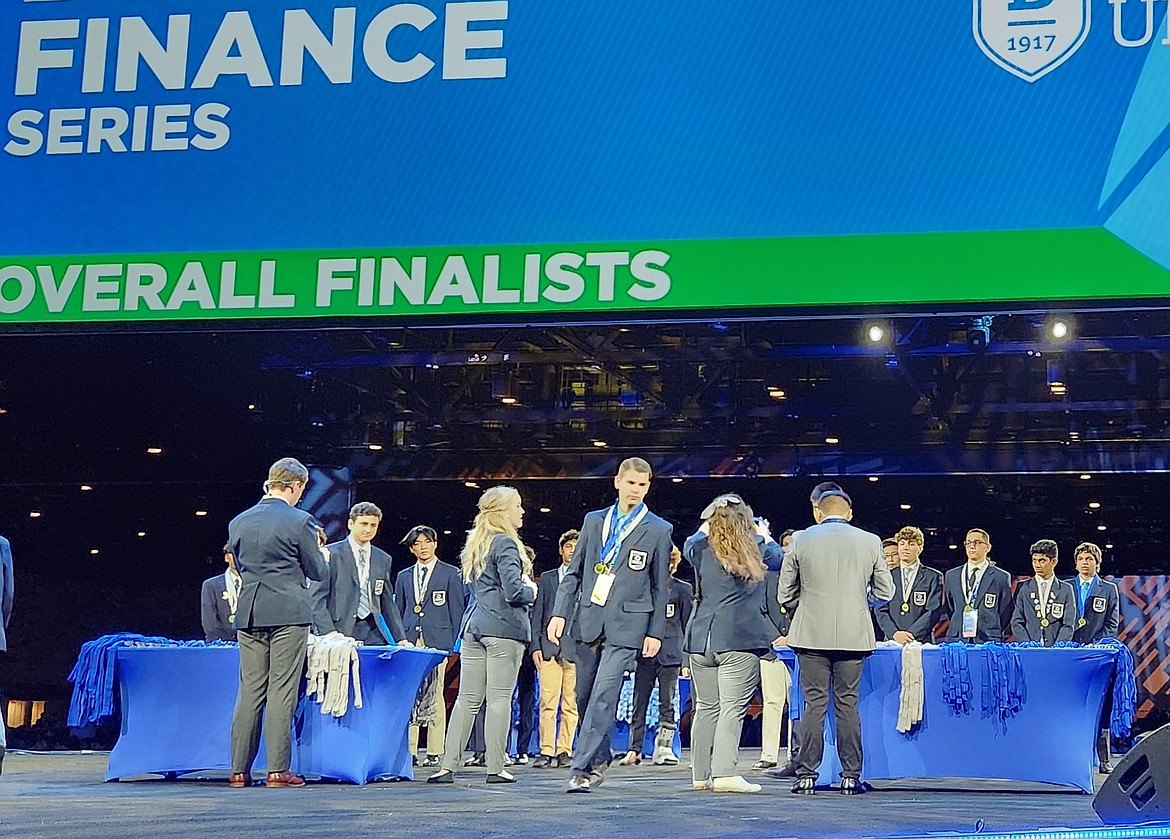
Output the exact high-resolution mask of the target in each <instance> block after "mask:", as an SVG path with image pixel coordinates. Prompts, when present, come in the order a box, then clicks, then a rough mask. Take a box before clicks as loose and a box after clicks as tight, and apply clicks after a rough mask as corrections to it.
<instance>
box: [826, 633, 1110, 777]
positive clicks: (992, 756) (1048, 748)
mask: <svg viewBox="0 0 1170 839" xmlns="http://www.w3.org/2000/svg"><path fill="white" fill-rule="evenodd" d="M1014 651H1015V653H1016V654H1017V655H1018V656H1019V657H1020V664H1021V666H1022V668H1023V671H1024V678H1025V684H1026V686H1027V699H1026V701H1025V702H1024V703H1023V707H1022V709H1021V710H1020V712H1019V713H1018V714H1016V715H1015V716H1013V717H1012V718H1011V719H1009V720H1007V723H1006V727H1005V726H1003V725H1001V724H1000V722H999V721H998V720H997V719H995V718H994V717H984V716H983V712H982V710H981V703H980V697H981V695H982V684H983V658H984V656H985V655H986V653H985V651H984V650H983V648H982V646H979V645H973V646H971V647H970V648H969V664H970V674H971V683H972V688H973V690H972V700H973V701H972V705H973V708H972V711H971V713H970V714H964V715H955V714H954V713H952V711H951V709H950V708H949V707H947V705H946V703H945V702H944V700H943V673H942V651H941V650H940V649H938V648H930V647H927V648H924V649H923V651H922V671H923V685H924V689H925V701H924V703H923V713H922V722H921V723H919V724H918V725H916V726H915V727H914V728H913V729H912V730H911V731H910V732H909V733H908V734H900V733H899V732H898V731H897V729H896V726H897V723H898V707H899V698H900V695H901V689H902V651H901V649H886V648H883V649H878V650H877V651H875V652H874V654H873V655H872V656H870V657H869V658H868V659H866V662H865V669H864V670H863V672H862V677H861V699H860V711H861V740H862V750H863V755H864V757H863V762H862V772H861V777H862V779H863V780H870V781H873V780H881V779H887V780H888V779H898V778H990V779H1005V780H1016V781H1039V782H1044V783H1050V784H1059V785H1061V786H1069V787H1076V788H1078V789H1080V790H1082V791H1083V792H1086V793H1092V792H1093V773H1094V769H1095V767H1096V765H1097V752H1096V748H1095V743H1096V739H1097V729H1098V722H1099V720H1100V717H1101V708H1102V704H1103V703H1104V701H1105V690H1106V688H1107V686H1108V685H1109V679H1110V676H1111V675H1112V674H1113V666H1114V658H1115V656H1116V655H1117V654H1116V653H1115V652H1114V651H1113V650H1109V649H1096V648H1092V647H1081V648H1074V647H1060V648H1048V649H1039V648H1023V649H1015V650H1014ZM827 719H828V720H831V719H832V702H830V710H829V713H828V715H827ZM840 771H841V764H840V761H839V760H838V758H837V747H836V736H835V732H834V729H833V727H832V726H831V724H826V726H825V756H824V762H823V763H822V764H821V767H820V778H819V783H826V784H827V783H829V782H830V781H833V780H835V779H836V778H837V776H838V774H839V773H840Z"/></svg>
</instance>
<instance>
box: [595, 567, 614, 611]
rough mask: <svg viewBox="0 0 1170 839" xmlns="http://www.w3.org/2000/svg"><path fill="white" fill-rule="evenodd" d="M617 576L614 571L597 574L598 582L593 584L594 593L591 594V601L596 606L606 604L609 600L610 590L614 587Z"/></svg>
mask: <svg viewBox="0 0 1170 839" xmlns="http://www.w3.org/2000/svg"><path fill="white" fill-rule="evenodd" d="M614 579H615V576H614V574H613V572H612V571H607V572H606V573H604V574H598V575H597V582H595V583H594V584H593V593H592V594H590V595H589V602H590V603H592V604H593V605H594V606H604V605H605V602H606V601H607V600H609V590H610V589H611V588H613V581H614Z"/></svg>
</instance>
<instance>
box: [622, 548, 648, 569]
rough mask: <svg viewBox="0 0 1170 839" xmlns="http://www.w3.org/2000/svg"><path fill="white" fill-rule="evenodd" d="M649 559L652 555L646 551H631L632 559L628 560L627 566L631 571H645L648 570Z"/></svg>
mask: <svg viewBox="0 0 1170 839" xmlns="http://www.w3.org/2000/svg"><path fill="white" fill-rule="evenodd" d="M649 558H650V555H649V554H648V553H646V552H645V551H630V558H629V559H628V560H627V564H628V565H629V566H630V570H631V571H644V570H646V560H647V559H649Z"/></svg>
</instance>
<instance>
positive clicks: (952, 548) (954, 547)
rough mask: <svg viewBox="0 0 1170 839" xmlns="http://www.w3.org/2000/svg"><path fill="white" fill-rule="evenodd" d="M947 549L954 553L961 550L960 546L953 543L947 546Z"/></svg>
mask: <svg viewBox="0 0 1170 839" xmlns="http://www.w3.org/2000/svg"><path fill="white" fill-rule="evenodd" d="M947 547H948V548H950V549H951V550H952V551H957V550H958V549H959V546H958V545H956V544H955V543H954V542H952V543H951V544H949V545H947Z"/></svg>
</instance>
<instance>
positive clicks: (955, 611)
mask: <svg viewBox="0 0 1170 839" xmlns="http://www.w3.org/2000/svg"><path fill="white" fill-rule="evenodd" d="M966 571H967V563H964V564H962V565H960V566H959V567H958V568H952V569H951V570H949V571H947V572H946V574H944V575H943V591H944V594H945V596H946V601H947V608H948V609H949V611H950V617H951V623H950V625H949V626H948V627H947V633H946V635H945V636H944V640H946V641H963V640H965V639H964V638H963V606H964V604H965V601H964V599H963V574H965V573H966ZM976 608H977V610H978V613H979V617H978V619H977V622H976V626H975V638H974V639H973V640H974V641H975V643H983V642H984V641H1003V640H1004V638H1005V637H1006V636H1007V632H1008V626H1009V625H1010V624H1011V620H1012V578H1011V577H1010V576H1009V575H1008V572H1007V571H1004V570H1003V569H1002V568H1000V567H999V566H997V565H989V566H988V567H987V570H986V571H984V572H983V577H982V578H981V579H980V580H979V586H978V587H977V589H976Z"/></svg>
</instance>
